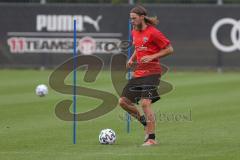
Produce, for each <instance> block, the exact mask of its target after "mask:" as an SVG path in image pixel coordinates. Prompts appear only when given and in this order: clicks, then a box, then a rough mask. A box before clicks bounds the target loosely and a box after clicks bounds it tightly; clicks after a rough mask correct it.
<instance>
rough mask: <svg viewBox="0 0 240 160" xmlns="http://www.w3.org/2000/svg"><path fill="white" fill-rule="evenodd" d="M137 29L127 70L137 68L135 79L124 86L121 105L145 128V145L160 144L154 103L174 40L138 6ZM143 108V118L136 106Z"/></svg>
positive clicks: (134, 22) (134, 13)
mask: <svg viewBox="0 0 240 160" xmlns="http://www.w3.org/2000/svg"><path fill="white" fill-rule="evenodd" d="M130 18H131V23H132V26H133V30H132V37H133V45H134V48H135V49H134V53H133V54H132V56H131V57H130V59H129V60H128V62H127V64H126V66H127V68H130V67H132V66H133V65H134V64H136V66H135V68H134V74H133V78H132V79H131V80H129V81H128V83H127V85H126V86H125V87H124V89H123V92H122V95H121V97H120V99H119V105H120V106H121V107H122V108H123V109H124V110H126V111H127V112H128V113H129V114H131V115H132V116H133V117H135V118H136V119H137V120H138V121H139V122H140V123H141V124H142V125H143V126H144V131H145V134H146V136H145V140H144V143H143V146H151V145H155V144H157V142H156V140H155V125H156V124H155V123H156V122H155V116H154V112H153V110H152V107H151V104H152V103H154V102H156V101H158V100H159V99H160V97H159V94H158V92H157V89H158V86H159V82H160V77H161V65H160V61H159V59H160V58H162V57H165V56H167V55H169V54H171V53H173V48H172V46H171V44H170V41H169V40H168V39H167V38H166V37H165V36H164V35H163V34H162V33H161V32H160V31H159V30H158V29H157V28H156V27H155V26H156V25H157V24H158V19H157V18H156V17H148V16H147V10H146V9H145V8H144V7H142V6H136V7H134V8H133V9H131V11H130ZM138 102H140V105H141V107H142V109H143V112H144V115H141V114H140V112H139V110H138V109H137V107H136V106H135V104H134V103H136V104H138Z"/></svg>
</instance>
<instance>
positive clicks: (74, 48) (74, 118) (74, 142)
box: [73, 19, 77, 144]
mask: <svg viewBox="0 0 240 160" xmlns="http://www.w3.org/2000/svg"><path fill="white" fill-rule="evenodd" d="M76 28H77V27H76V19H74V31H73V32H74V33H73V144H76V142H77V141H76V129H77V113H76V112H77V107H76V102H77V100H76V82H77V70H76V68H77V46H76V45H77V30H76Z"/></svg>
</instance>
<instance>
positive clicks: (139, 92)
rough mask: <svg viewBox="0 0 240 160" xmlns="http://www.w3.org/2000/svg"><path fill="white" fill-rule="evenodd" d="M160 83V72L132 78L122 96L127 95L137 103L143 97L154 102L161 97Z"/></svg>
mask: <svg viewBox="0 0 240 160" xmlns="http://www.w3.org/2000/svg"><path fill="white" fill-rule="evenodd" d="M159 83H160V75H159V74H154V75H150V76H146V77H140V78H133V79H130V80H129V81H128V83H127V85H126V86H125V87H124V89H123V92H122V95H121V97H126V98H128V99H129V100H130V101H131V102H132V103H136V104H138V101H139V100H141V99H142V98H146V99H151V100H152V103H154V102H156V101H158V100H159V99H160V96H159V94H158V91H157V90H158V86H159Z"/></svg>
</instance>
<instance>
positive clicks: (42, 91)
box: [35, 84, 48, 97]
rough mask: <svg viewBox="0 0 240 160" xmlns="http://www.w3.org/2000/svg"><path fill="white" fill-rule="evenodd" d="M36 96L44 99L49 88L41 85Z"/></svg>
mask: <svg viewBox="0 0 240 160" xmlns="http://www.w3.org/2000/svg"><path fill="white" fill-rule="evenodd" d="M35 92H36V95H38V96H40V97H43V96H46V95H47V94H48V87H47V86H46V85H45V84H40V85H38V86H37V87H36V90H35Z"/></svg>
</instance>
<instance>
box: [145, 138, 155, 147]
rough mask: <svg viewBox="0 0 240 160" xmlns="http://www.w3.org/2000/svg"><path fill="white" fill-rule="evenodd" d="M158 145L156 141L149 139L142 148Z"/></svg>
mask: <svg viewBox="0 0 240 160" xmlns="http://www.w3.org/2000/svg"><path fill="white" fill-rule="evenodd" d="M156 144H157V142H156V141H155V140H154V139H148V140H147V141H146V142H145V143H143V144H142V146H153V145H156Z"/></svg>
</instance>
